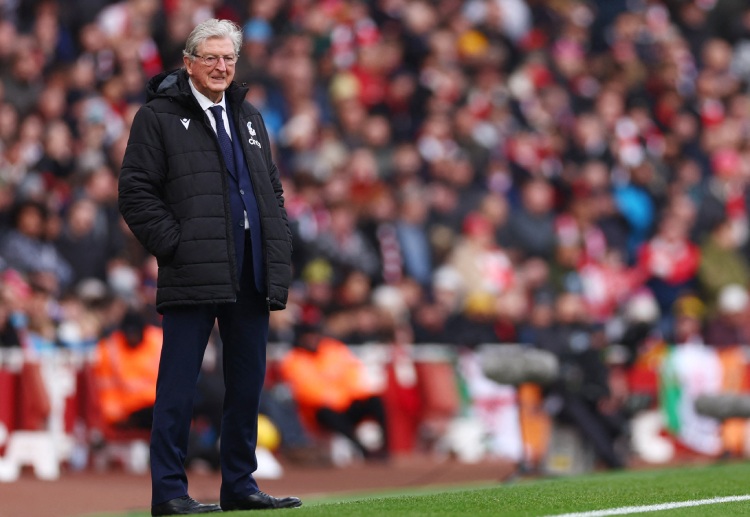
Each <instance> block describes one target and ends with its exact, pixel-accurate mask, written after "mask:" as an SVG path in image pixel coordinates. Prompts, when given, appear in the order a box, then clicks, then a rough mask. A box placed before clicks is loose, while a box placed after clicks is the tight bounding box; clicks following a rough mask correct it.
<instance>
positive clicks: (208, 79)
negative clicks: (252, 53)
mask: <svg viewBox="0 0 750 517" xmlns="http://www.w3.org/2000/svg"><path fill="white" fill-rule="evenodd" d="M195 53H196V54H198V55H199V56H202V57H203V58H205V57H208V56H214V57H220V56H234V45H233V44H232V40H231V39H229V38H209V39H207V40H205V41H204V42H203V43H201V44H200V45H198V48H197V49H196V52H195ZM183 62H184V63H185V68H186V69H187V73H188V75H190V78H191V79H192V80H193V85H195V89H196V90H198V91H199V92H201V93H202V94H203V95H205V96H206V97H208V98H209V99H211V100H212V101H213V102H219V101H220V100H221V97H222V96H223V95H224V90H226V89H227V88H228V87H229V83H231V82H232V79H234V70H235V65H234V64H232V65H231V66H229V65H227V64H226V63H225V62H224V60H223V59H219V60H218V61H217V62H216V64H215V65H213V66H208V65H206V64H205V63H204V62H203V59H201V58H200V57H196V58H195V59H193V60H191V59H190V58H189V57H187V56H185V57H183Z"/></svg>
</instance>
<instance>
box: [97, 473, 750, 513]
mask: <svg viewBox="0 0 750 517" xmlns="http://www.w3.org/2000/svg"><path fill="white" fill-rule="evenodd" d="M729 496H740V497H738V498H737V499H742V496H748V497H746V499H747V500H738V501H726V502H719V503H714V504H705V502H706V500H710V499H713V498H728V497H729ZM665 504H667V505H666V506H667V509H658V508H656V509H655V508H637V509H635V510H632V509H631V510H629V511H628V510H627V507H640V506H644V507H648V506H649V505H665ZM669 504H673V505H685V504H699V506H692V507H681V506H678V507H676V508H672V509H669ZM597 511H598V513H595V514H593V515H596V516H599V515H602V516H603V515H626V514H628V515H636V514H643V513H649V514H651V515H659V516H671V517H673V516H677V515H679V516H726V515H750V462H738V463H722V464H714V465H711V466H691V467H684V468H671V469H654V470H638V471H622V472H614V473H597V474H592V475H586V476H577V477H566V478H556V479H542V480H518V481H515V482H511V483H505V484H498V485H492V486H488V485H484V486H476V485H475V486H473V487H456V486H451V487H431V488H425V489H421V490H410V491H408V492H403V491H402V492H398V491H389V492H378V493H364V494H356V495H351V496H346V497H337V498H314V499H313V498H307V499H304V505H303V506H302V507H301V508H295V509H289V510H273V512H274V515H279V517H281V516H282V515H287V514H289V513H290V512H291V513H292V514H293V515H294V517H344V516H347V517H349V516H351V517H354V516H356V517H381V516H389V517H392V516H432V515H435V516H474V515H493V516H507V517H521V516H523V517H547V516H552V515H565V514H576V513H581V514H586V513H587V512H597ZM618 512H619V513H618ZM623 512H625V513H623ZM124 515H125V514H120V515H118V516H117V517H123V516H124ZM127 515H128V517H146V516H147V515H148V513H147V512H144V513H130V514H127ZM231 515H232V517H235V516H236V517H250V516H253V515H258V512H257V511H253V512H232V513H231ZM590 515H592V514H590ZM110 517H111V516H110Z"/></svg>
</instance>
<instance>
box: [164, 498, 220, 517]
mask: <svg viewBox="0 0 750 517" xmlns="http://www.w3.org/2000/svg"><path fill="white" fill-rule="evenodd" d="M220 511H221V506H219V505H218V504H202V503H199V502H198V501H196V500H195V499H193V498H192V497H190V496H189V495H183V496H182V497H178V498H176V499H170V500H169V501H167V502H165V503H159V504H155V505H154V506H152V507H151V515H152V516H153V517H156V516H157V515H193V514H196V513H214V512H220Z"/></svg>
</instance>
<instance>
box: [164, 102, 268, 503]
mask: <svg viewBox="0 0 750 517" xmlns="http://www.w3.org/2000/svg"><path fill="white" fill-rule="evenodd" d="M230 113H231V110H230ZM229 121H230V128H231V134H232V145H233V147H234V149H233V150H234V156H235V160H234V163H229V162H228V160H226V158H225V162H226V165H227V170H228V172H229V177H230V181H229V182H228V184H229V191H230V195H229V203H230V208H231V218H232V229H233V237H234V245H235V254H236V260H237V274H238V276H239V278H240V290H239V292H238V293H237V301H236V302H235V303H214V304H197V305H185V306H179V307H169V308H167V309H165V310H164V311H163V313H164V319H163V327H164V344H163V347H162V353H161V361H160V364H159V377H158V382H157V387H156V391H157V396H156V404H155V406H154V424H153V429H152V433H151V478H152V504H154V505H155V504H159V503H162V502H165V501H169V500H171V499H174V498H177V497H181V496H183V495H185V494H187V493H188V486H187V476H186V473H185V468H184V461H185V457H186V453H187V445H188V434H189V431H190V420H191V415H192V410H193V407H192V406H193V398H194V397H186V396H185V394H186V393H194V392H195V389H196V383H197V379H198V375H199V373H200V368H201V363H202V361H203V355H204V352H205V349H206V345H207V342H208V338H209V335H210V333H211V331H212V329H213V327H214V323H215V322H217V321H218V325H219V335H220V336H221V340H222V345H223V354H222V356H223V358H224V364H223V367H224V384H225V386H226V393H225V397H224V407H223V418H222V426H221V473H222V485H221V500H222V501H232V500H239V499H241V498H242V497H244V496H247V495H249V494H253V493H255V492H257V491H258V485H257V483H256V481H255V479H254V478H253V475H252V473H253V472H254V471H255V470H256V468H257V462H256V458H255V446H256V442H257V429H258V422H257V417H258V408H259V404H260V395H261V390H262V388H263V381H264V376H265V371H266V343H267V340H268V316H269V309H268V305H267V300H266V294H265V293H266V285H265V284H266V277H265V268H264V262H263V254H262V240H261V235H260V231H261V230H260V217H259V214H258V207H257V205H256V200H255V199H256V198H255V194H254V192H253V185H252V182H251V180H250V173H249V170H248V168H247V163H246V160H245V159H244V155H243V153H242V147H241V146H240V143H239V139H240V138H241V137H240V136H239V133H238V131H237V129H236V128H235V127H234V121H233V120H232V117H231V115H230V116H229ZM209 129H210V127H209ZM245 212H246V213H247V214H248V221H249V226H250V228H249V229H248V230H246V229H245V223H244V213H245Z"/></svg>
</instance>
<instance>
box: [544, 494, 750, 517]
mask: <svg viewBox="0 0 750 517" xmlns="http://www.w3.org/2000/svg"><path fill="white" fill-rule="evenodd" d="M739 501H750V495H730V496H728V497H712V498H711V499H697V500H693V501H680V502H678V503H661V504H651V505H647V506H623V507H620V508H610V509H609V510H593V511H590V512H577V513H564V514H558V515H554V516H552V515H550V516H548V517H605V516H607V515H629V514H631V513H646V512H660V511H662V510H674V509H675V508H686V507H688V506H703V505H706V504H720V503H736V502H739Z"/></svg>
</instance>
